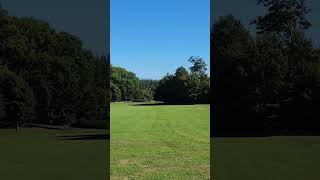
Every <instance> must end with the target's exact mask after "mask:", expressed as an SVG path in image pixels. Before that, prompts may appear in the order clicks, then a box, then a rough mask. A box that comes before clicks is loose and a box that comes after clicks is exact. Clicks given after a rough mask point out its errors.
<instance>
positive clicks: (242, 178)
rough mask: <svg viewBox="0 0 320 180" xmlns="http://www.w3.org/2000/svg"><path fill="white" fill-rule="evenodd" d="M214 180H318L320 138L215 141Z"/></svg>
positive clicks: (217, 139)
mask: <svg viewBox="0 0 320 180" xmlns="http://www.w3.org/2000/svg"><path fill="white" fill-rule="evenodd" d="M212 144H213V146H212V149H213V153H214V156H213V174H214V175H213V176H214V179H216V180H234V179H237V180H257V179H259V180H302V179H306V180H319V179H320V171H319V162H320V137H268V138H215V139H213V143H212Z"/></svg>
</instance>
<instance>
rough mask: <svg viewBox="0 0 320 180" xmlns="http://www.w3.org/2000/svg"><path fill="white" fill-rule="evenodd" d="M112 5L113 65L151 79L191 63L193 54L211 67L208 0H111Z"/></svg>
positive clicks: (111, 38) (111, 40)
mask: <svg viewBox="0 0 320 180" xmlns="http://www.w3.org/2000/svg"><path fill="white" fill-rule="evenodd" d="M110 8H111V9H110V13H111V14H110V18H111V19H110V44H111V47H110V48H111V49H110V52H111V54H110V57H111V63H112V64H113V65H114V66H121V67H125V68H126V69H128V70H130V71H132V72H134V73H135V74H136V75H137V76H138V77H139V78H148V79H149V78H150V79H159V78H161V77H163V76H164V75H165V74H166V73H174V71H175V69H176V68H177V67H179V66H184V67H186V68H188V67H190V63H188V59H189V57H190V56H201V57H203V58H204V59H205V60H206V62H207V64H208V67H209V64H210V63H209V62H210V59H209V57H210V53H209V51H210V39H209V35H210V1H209V0H200V1H199V0H135V1H133V0H111V3H110Z"/></svg>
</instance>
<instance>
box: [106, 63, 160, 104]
mask: <svg viewBox="0 0 320 180" xmlns="http://www.w3.org/2000/svg"><path fill="white" fill-rule="evenodd" d="M110 73H111V75H110V100H111V101H112V102H119V101H136V102H147V101H152V100H153V99H154V98H153V95H154V89H155V87H156V86H157V83H158V81H157V80H148V79H139V78H138V77H137V76H136V74H134V73H133V72H130V71H127V70H126V69H125V68H121V67H114V66H112V65H111V72H110Z"/></svg>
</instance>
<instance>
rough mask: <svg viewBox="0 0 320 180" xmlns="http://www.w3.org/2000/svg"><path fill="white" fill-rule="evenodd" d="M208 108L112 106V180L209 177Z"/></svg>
mask: <svg viewBox="0 0 320 180" xmlns="http://www.w3.org/2000/svg"><path fill="white" fill-rule="evenodd" d="M209 114H210V110H209V105H147V106H139V105H137V104H133V103H132V104H130V103H112V104H111V146H110V148H111V152H110V153H111V162H110V165H111V179H196V180H200V179H208V178H209V171H210V170H209V169H210V162H209V161H210V160H209V157H210V153H209V152H210V138H209V131H210V127H209V125H210V124H209V123H210V122H209V121H210V117H209Z"/></svg>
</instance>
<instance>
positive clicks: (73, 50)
mask: <svg viewBox="0 0 320 180" xmlns="http://www.w3.org/2000/svg"><path fill="white" fill-rule="evenodd" d="M109 71H110V66H109V56H101V57H97V56H94V55H93V54H92V52H91V51H89V50H87V49H85V48H84V47H83V43H82V41H81V40H80V39H79V38H78V37H76V36H73V35H71V34H69V33H66V32H58V31H56V30H54V29H53V28H51V27H50V25H49V24H48V23H47V22H44V21H41V20H37V19H34V18H24V17H21V18H20V17H13V16H9V15H8V12H7V11H6V10H5V9H2V8H0V126H2V127H3V126H13V125H15V126H17V127H18V126H20V125H23V124H25V123H41V124H51V125H76V124H77V125H81V124H83V123H86V124H87V125H88V126H89V125H92V126H94V124H95V123H94V122H98V121H100V122H99V123H100V124H101V125H103V127H107V126H108V125H107V124H108V123H107V120H108V119H109V118H108V117H109V112H108V110H109V103H108V101H109V97H110V91H109V89H110V88H109V79H110V77H109V75H110V73H109ZM102 121H103V123H102Z"/></svg>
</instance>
